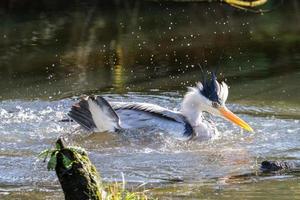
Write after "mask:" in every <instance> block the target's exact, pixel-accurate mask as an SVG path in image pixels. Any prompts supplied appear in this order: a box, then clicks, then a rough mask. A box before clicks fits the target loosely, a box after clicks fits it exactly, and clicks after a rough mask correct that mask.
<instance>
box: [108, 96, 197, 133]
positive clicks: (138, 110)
mask: <svg viewBox="0 0 300 200" xmlns="http://www.w3.org/2000/svg"><path fill="white" fill-rule="evenodd" d="M111 105H112V107H113V108H114V110H115V111H116V113H117V115H118V116H119V118H120V124H121V127H122V128H125V129H126V128H143V127H152V128H155V129H158V130H164V131H166V132H168V133H170V134H172V135H177V136H185V137H191V136H192V135H193V128H192V127H191V125H190V124H189V122H188V121H187V120H186V119H185V117H184V116H183V115H182V114H181V113H179V112H175V111H171V110H168V109H165V108H163V107H160V106H157V105H154V104H147V103H119V102H113V103H111Z"/></svg>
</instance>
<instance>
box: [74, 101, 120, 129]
mask: <svg viewBox="0 0 300 200" xmlns="http://www.w3.org/2000/svg"><path fill="white" fill-rule="evenodd" d="M68 115H69V116H70V117H71V118H72V119H73V120H74V121H76V122H77V123H79V124H80V125H81V126H82V127H84V128H85V129H87V130H88V131H95V132H103V131H116V130H117V129H120V122H119V121H120V120H119V117H118V115H117V114H116V112H115V111H114V109H113V108H112V107H111V105H110V104H109V103H108V102H107V101H106V100H105V99H104V98H103V97H101V96H88V97H86V98H83V99H82V100H81V101H80V102H79V103H76V104H75V105H73V106H72V109H71V111H70V112H69V113H68Z"/></svg>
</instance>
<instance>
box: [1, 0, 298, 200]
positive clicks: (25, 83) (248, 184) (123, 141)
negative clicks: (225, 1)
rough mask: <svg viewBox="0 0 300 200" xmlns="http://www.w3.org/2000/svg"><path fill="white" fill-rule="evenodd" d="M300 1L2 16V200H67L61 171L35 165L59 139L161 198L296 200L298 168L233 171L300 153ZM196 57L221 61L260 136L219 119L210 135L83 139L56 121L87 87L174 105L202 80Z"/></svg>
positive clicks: (239, 108)
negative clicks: (254, 6)
mask: <svg viewBox="0 0 300 200" xmlns="http://www.w3.org/2000/svg"><path fill="white" fill-rule="evenodd" d="M297 9H298V7H297V5H294V6H293V5H292V4H287V3H285V5H284V6H282V7H280V9H277V10H275V11H273V12H270V13H265V14H264V15H258V14H253V13H249V12H244V11H238V10H235V9H233V8H231V7H228V6H226V5H219V4H195V3H192V4H191V3H184V4H171V3H168V4H158V3H153V2H147V3H135V4H130V5H129V6H127V7H122V8H109V9H108V8H107V7H105V6H104V7H101V6H100V7H99V6H91V7H90V6H89V5H88V4H81V5H78V6H75V7H70V8H68V7H67V8H65V9H60V10H58V11H56V12H53V11H51V10H44V11H41V12H32V13H30V14H28V15H26V17H24V16H23V15H22V14H20V13H18V12H16V13H14V12H13V13H9V12H3V13H2V12H0V14H1V17H2V20H1V23H0V91H1V93H0V99H1V102H0V119H1V120H0V137H1V138H2V139H1V142H0V157H1V164H0V197H1V199H2V198H4V199H5V198H6V199H12V198H23V199H24V198H25V199H40V198H42V196H44V195H45V196H46V197H47V198H48V197H49V199H57V198H61V197H62V194H61V192H60V191H59V186H58V182H57V180H56V178H55V174H54V173H52V172H48V171H46V167H45V164H44V163H42V162H37V161H36V155H37V154H38V153H39V152H40V151H42V150H44V149H45V148H49V147H50V146H51V145H52V144H53V142H54V141H55V140H56V138H57V137H58V136H59V135H64V136H65V137H66V138H69V140H70V141H71V142H73V143H75V144H79V145H81V146H83V147H84V148H86V149H87V150H88V151H89V153H90V157H91V159H92V160H93V162H94V163H95V164H96V166H97V168H98V169H99V171H101V174H102V176H103V178H104V180H106V181H114V180H120V179H121V175H120V172H124V174H125V176H126V180H127V181H128V182H129V183H132V184H135V183H137V182H138V183H140V182H149V184H148V185H147V186H146V187H147V188H150V189H151V191H152V193H153V194H155V195H157V196H159V197H164V198H166V199H168V198H170V196H172V198H174V199H182V198H186V199H193V198H211V199H215V198H220V199H227V198H231V196H232V195H239V196H241V197H245V198H256V197H257V198H268V197H270V198H271V196H272V195H273V196H272V197H276V196H277V195H278V198H279V197H280V199H283V196H282V195H284V194H290V195H293V196H294V197H295V198H299V193H298V192H297V191H299V184H298V183H297V181H298V175H297V174H291V175H289V176H278V177H273V176H271V177H270V178H266V177H255V176H254V177H250V178H249V179H247V180H244V179H233V178H232V177H236V176H239V175H243V174H249V173H250V174H251V173H254V174H255V172H256V171H257V164H256V163H257V162H260V161H261V160H264V159H284V160H290V159H292V160H299V159H300V153H299V141H300V140H299V133H300V129H299V118H300V117H299V99H300V96H299V92H298V91H299V84H298V83H299V78H300V70H299V64H300V59H299V58H300V54H299V47H300V45H299V42H300V37H299V35H300V34H299V33H300V27H299V25H298V21H299V14H298V12H297ZM199 11H201V12H199ZM283 27H284V28H283ZM198 64H200V65H201V66H202V67H203V68H204V69H205V70H206V69H210V70H214V69H215V68H216V67H217V66H219V69H218V74H219V78H220V79H221V80H225V81H226V82H227V83H228V84H229V85H230V86H231V87H230V93H229V105H228V106H229V107H230V109H232V110H233V111H234V112H236V113H238V114H239V115H241V117H242V118H243V119H245V121H247V122H249V124H250V125H251V126H252V127H253V128H254V129H255V130H256V132H255V133H254V134H249V133H245V132H241V131H240V130H239V129H238V128H237V127H235V126H233V125H231V124H229V123H228V122H226V121H224V120H222V119H219V118H213V120H216V122H217V124H218V129H219V131H220V132H221V133H222V134H221V138H220V139H217V140H214V141H209V142H205V143H199V142H195V141H189V142H182V141H174V140H173V139H172V138H169V137H168V136H165V135H162V134H160V133H156V134H154V135H151V134H150V133H147V132H138V133H135V132H129V133H124V134H123V135H118V134H109V133H103V134H100V135H99V134H92V135H88V134H87V133H84V132H82V131H81V130H78V129H77V127H78V126H77V125H76V124H74V123H62V122H59V120H60V119H63V118H65V117H66V115H65V114H66V113H67V112H68V110H69V108H70V106H71V105H72V104H73V103H74V102H75V101H76V98H73V97H74V96H79V95H81V94H83V93H85V94H104V95H105V97H106V98H107V99H108V100H110V101H138V102H148V103H155V104H159V105H161V106H164V107H168V108H175V109H178V108H179V104H180V101H181V97H182V95H183V93H184V92H185V91H186V86H190V85H193V84H194V83H195V82H196V81H199V80H200V79H201V76H200V69H199V66H198ZM172 180H183V183H176V184H175V183H174V182H172ZM253 183H256V184H253ZM269 191H272V194H270V192H269ZM280 195H281V196H280Z"/></svg>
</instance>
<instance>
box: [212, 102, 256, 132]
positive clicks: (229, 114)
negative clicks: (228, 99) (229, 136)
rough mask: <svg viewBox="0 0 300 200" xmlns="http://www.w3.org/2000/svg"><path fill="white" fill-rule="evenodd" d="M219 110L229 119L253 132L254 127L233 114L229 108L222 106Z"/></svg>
mask: <svg viewBox="0 0 300 200" xmlns="http://www.w3.org/2000/svg"><path fill="white" fill-rule="evenodd" d="M218 110H219V111H220V113H221V114H222V115H223V116H224V117H225V118H226V119H228V120H229V121H231V122H233V123H235V124H237V125H239V126H240V127H242V128H244V129H245V130H247V131H250V132H253V129H252V128H251V127H250V126H249V124H247V123H246V122H245V121H244V120H242V119H241V118H239V117H238V116H236V115H235V114H233V113H232V112H231V111H230V110H228V108H226V107H220V108H218Z"/></svg>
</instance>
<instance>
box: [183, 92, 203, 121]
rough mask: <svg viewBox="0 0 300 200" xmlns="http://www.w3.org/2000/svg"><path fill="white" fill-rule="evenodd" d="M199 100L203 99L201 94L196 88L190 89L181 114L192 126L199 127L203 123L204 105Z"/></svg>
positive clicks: (185, 97)
mask: <svg viewBox="0 0 300 200" xmlns="http://www.w3.org/2000/svg"><path fill="white" fill-rule="evenodd" d="M199 98H201V96H200V95H199V92H198V91H197V90H196V89H195V88H190V91H189V92H188V93H186V94H185V96H184V98H183V101H182V104H181V113H182V114H183V115H184V116H185V117H186V118H187V120H188V121H189V122H190V123H191V125H192V126H198V125H199V123H201V122H202V112H203V104H202V103H201V101H199Z"/></svg>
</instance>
